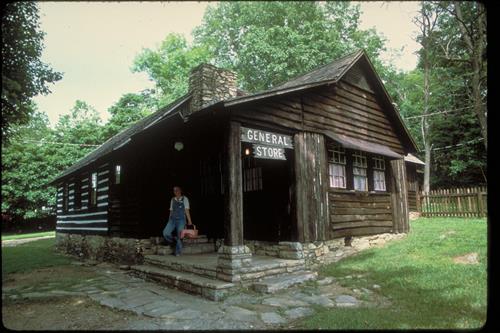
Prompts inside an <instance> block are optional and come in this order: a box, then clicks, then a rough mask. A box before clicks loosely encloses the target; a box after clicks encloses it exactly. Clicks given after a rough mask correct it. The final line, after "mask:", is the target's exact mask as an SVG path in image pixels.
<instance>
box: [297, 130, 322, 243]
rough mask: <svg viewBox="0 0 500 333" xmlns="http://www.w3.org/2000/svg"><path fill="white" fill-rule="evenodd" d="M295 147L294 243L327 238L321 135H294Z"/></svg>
mask: <svg viewBox="0 0 500 333" xmlns="http://www.w3.org/2000/svg"><path fill="white" fill-rule="evenodd" d="M294 147H295V185H296V190H295V200H296V206H295V207H296V215H297V216H296V218H297V240H298V241H299V242H313V241H317V240H325V239H327V238H328V226H329V214H328V194H327V189H328V183H327V179H328V178H327V165H326V163H327V162H326V151H325V140H324V136H323V135H321V134H316V133H305V132H302V133H297V134H295V136H294Z"/></svg>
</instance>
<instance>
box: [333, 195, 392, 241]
mask: <svg viewBox="0 0 500 333" xmlns="http://www.w3.org/2000/svg"><path fill="white" fill-rule="evenodd" d="M328 202H329V206H330V207H329V208H330V230H329V238H339V237H346V236H363V235H371V234H378V233H384V232H391V231H392V228H393V220H392V209H391V195H390V193H366V192H354V191H346V190H334V189H330V190H329V191H328Z"/></svg>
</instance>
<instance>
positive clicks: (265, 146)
mask: <svg viewBox="0 0 500 333" xmlns="http://www.w3.org/2000/svg"><path fill="white" fill-rule="evenodd" d="M241 141H242V142H250V143H253V147H252V148H253V156H254V157H255V158H266V159H275V160H286V157H285V149H284V148H290V149H293V143H292V137H291V136H290V135H284V134H278V133H273V132H267V131H262V130H258V129H254V128H246V127H241Z"/></svg>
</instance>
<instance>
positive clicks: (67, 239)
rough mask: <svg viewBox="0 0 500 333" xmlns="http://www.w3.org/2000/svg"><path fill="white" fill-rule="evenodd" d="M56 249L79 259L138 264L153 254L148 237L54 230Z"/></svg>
mask: <svg viewBox="0 0 500 333" xmlns="http://www.w3.org/2000/svg"><path fill="white" fill-rule="evenodd" d="M56 249H57V250H58V251H61V252H63V253H67V254H70V255H74V256H77V257H79V258H81V259H90V260H96V261H108V262H116V263H122V264H138V263H142V262H143V260H144V255H147V254H153V253H154V248H153V246H152V245H151V241H150V240H149V239H135V238H119V237H106V236H98V235H79V234H68V233H60V232H56Z"/></svg>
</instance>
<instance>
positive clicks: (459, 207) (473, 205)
mask: <svg viewBox="0 0 500 333" xmlns="http://www.w3.org/2000/svg"><path fill="white" fill-rule="evenodd" d="M419 195H420V198H421V206H422V207H421V213H422V216H425V217H435V216H443V217H485V216H487V215H488V211H487V189H486V187H485V186H482V187H468V188H450V189H437V190H432V191H430V192H428V193H426V192H421V193H420V194H419Z"/></svg>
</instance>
